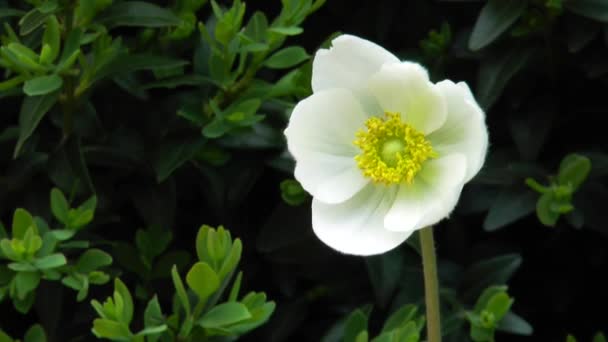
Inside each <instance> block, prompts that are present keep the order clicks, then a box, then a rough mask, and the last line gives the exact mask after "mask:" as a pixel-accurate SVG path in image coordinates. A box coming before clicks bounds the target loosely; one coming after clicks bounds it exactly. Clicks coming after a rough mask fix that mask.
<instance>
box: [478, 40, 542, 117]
mask: <svg viewBox="0 0 608 342" xmlns="http://www.w3.org/2000/svg"><path fill="white" fill-rule="evenodd" d="M534 53H535V50H534V49H529V48H514V49H510V50H509V51H508V52H506V53H505V52H501V53H500V54H498V53H497V54H493V55H491V56H488V57H487V58H484V59H483V61H482V63H481V66H480V68H479V74H478V78H477V96H476V98H477V101H478V102H479V104H480V105H481V107H482V108H483V109H485V110H488V109H489V108H490V107H492V105H493V104H494V103H495V102H496V100H498V98H500V95H502V92H503V90H504V88H505V87H506V86H507V84H508V83H509V81H510V80H511V79H512V78H513V77H514V76H515V75H516V74H517V73H518V72H519V71H520V70H522V69H523V68H524V67H525V66H526V65H527V64H528V61H529V60H530V59H531V58H532V56H533V55H534Z"/></svg>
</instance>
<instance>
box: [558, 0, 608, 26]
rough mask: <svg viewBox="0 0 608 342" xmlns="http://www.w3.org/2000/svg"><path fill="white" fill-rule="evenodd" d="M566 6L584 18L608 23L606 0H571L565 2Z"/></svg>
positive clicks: (607, 4)
mask: <svg viewBox="0 0 608 342" xmlns="http://www.w3.org/2000/svg"><path fill="white" fill-rule="evenodd" d="M564 6H566V8H567V9H569V10H570V11H572V12H574V13H576V14H578V15H581V16H583V17H587V18H590V19H594V20H597V21H601V22H604V23H608V3H607V2H606V1H604V0H571V1H565V2H564Z"/></svg>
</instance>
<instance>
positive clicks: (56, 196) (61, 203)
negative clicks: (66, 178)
mask: <svg viewBox="0 0 608 342" xmlns="http://www.w3.org/2000/svg"><path fill="white" fill-rule="evenodd" d="M69 210H70V205H69V204H68V200H67V199H66V198H65V196H64V195H63V193H62V192H61V190H59V189H57V188H53V189H52V190H51V211H52V212H53V215H54V216H55V218H57V219H58V220H59V222H61V223H64V224H65V223H66V222H67V219H68V211H69Z"/></svg>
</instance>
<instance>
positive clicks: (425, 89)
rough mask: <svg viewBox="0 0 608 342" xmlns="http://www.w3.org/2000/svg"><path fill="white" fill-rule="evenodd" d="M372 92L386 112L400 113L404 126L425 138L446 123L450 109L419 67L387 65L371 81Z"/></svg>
mask: <svg viewBox="0 0 608 342" xmlns="http://www.w3.org/2000/svg"><path fill="white" fill-rule="evenodd" d="M369 88H370V91H371V93H372V94H374V96H375V97H376V99H377V100H378V103H379V104H380V106H381V107H382V110H383V111H385V112H393V113H400V114H401V116H402V118H403V120H404V122H406V123H408V124H410V125H412V126H413V127H414V128H415V129H417V130H419V131H421V132H422V133H424V134H429V133H431V132H433V131H435V130H437V129H438V128H440V127H441V126H443V124H444V123H445V120H446V116H447V109H446V102H445V99H444V98H443V94H442V93H441V92H440V91H439V89H437V88H436V86H435V85H434V84H433V83H431V81H429V76H428V74H427V72H426V70H425V69H424V68H423V67H421V66H420V65H419V64H416V63H411V62H401V63H392V64H384V65H383V66H382V68H381V69H380V71H379V72H378V73H376V74H374V75H373V76H372V77H371V79H370V83H369Z"/></svg>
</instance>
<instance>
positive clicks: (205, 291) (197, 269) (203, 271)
mask: <svg viewBox="0 0 608 342" xmlns="http://www.w3.org/2000/svg"><path fill="white" fill-rule="evenodd" d="M186 283H187V284H188V286H189V287H190V288H191V289H192V291H194V293H196V295H197V296H198V297H199V300H200V301H205V300H207V298H209V296H211V295H212V294H213V293H214V292H215V291H217V289H218V288H219V287H220V279H219V278H218V276H217V274H216V273H215V271H213V269H212V268H211V267H210V266H209V265H208V264H207V263H205V262H197V263H196V264H194V266H192V268H191V269H190V271H189V272H188V274H187V275H186Z"/></svg>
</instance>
